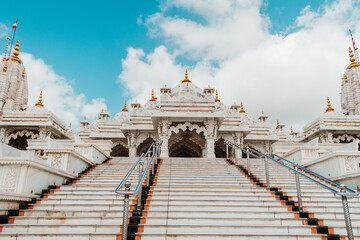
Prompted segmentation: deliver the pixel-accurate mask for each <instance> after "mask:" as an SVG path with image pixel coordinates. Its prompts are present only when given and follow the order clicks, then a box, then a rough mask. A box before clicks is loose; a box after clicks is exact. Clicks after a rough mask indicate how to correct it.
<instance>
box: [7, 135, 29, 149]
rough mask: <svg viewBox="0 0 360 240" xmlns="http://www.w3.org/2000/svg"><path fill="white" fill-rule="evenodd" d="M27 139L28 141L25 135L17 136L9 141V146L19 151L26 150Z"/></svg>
mask: <svg viewBox="0 0 360 240" xmlns="http://www.w3.org/2000/svg"><path fill="white" fill-rule="evenodd" d="M28 139H30V137H27V136H25V135H23V136H17V137H16V138H11V139H10V141H9V145H10V146H12V147H14V148H17V149H19V150H26V148H27V147H28V142H27V140H28Z"/></svg>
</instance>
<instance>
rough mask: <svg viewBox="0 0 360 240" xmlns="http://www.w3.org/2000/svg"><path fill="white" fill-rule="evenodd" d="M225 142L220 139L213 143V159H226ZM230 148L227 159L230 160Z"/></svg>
mask: <svg viewBox="0 0 360 240" xmlns="http://www.w3.org/2000/svg"><path fill="white" fill-rule="evenodd" d="M224 141H225V140H224V139H223V138H222V137H221V138H219V139H218V140H217V141H216V142H215V157H217V158H226V145H225V142H224ZM231 152H232V151H231V148H229V157H230V158H231V157H232V156H231V155H232V154H231Z"/></svg>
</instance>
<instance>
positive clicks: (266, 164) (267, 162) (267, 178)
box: [265, 153, 270, 187]
mask: <svg viewBox="0 0 360 240" xmlns="http://www.w3.org/2000/svg"><path fill="white" fill-rule="evenodd" d="M265 154H266V153H265ZM265 176H266V187H270V177H269V159H268V158H267V157H266V156H265Z"/></svg>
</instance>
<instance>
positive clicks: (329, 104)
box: [325, 96, 334, 112]
mask: <svg viewBox="0 0 360 240" xmlns="http://www.w3.org/2000/svg"><path fill="white" fill-rule="evenodd" d="M327 106H328V107H327V109H326V110H325V112H333V111H334V109H333V108H332V107H331V103H330V98H329V96H328V97H327Z"/></svg>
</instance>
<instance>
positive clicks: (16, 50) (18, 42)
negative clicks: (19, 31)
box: [14, 40, 20, 57]
mask: <svg viewBox="0 0 360 240" xmlns="http://www.w3.org/2000/svg"><path fill="white" fill-rule="evenodd" d="M19 50H20V41H19V40H17V42H16V47H15V51H14V56H15V57H17V56H19Z"/></svg>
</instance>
